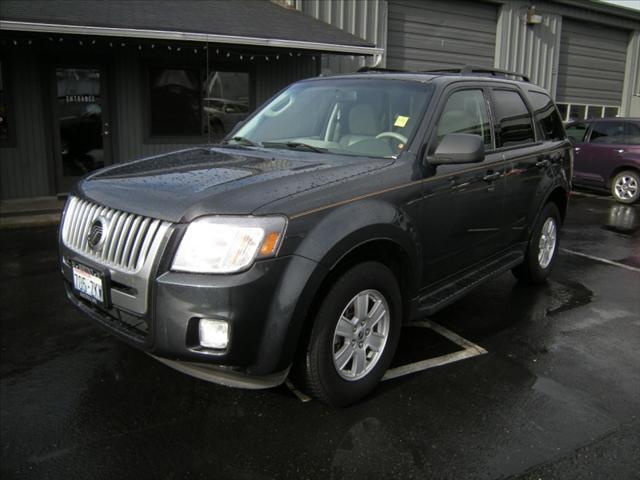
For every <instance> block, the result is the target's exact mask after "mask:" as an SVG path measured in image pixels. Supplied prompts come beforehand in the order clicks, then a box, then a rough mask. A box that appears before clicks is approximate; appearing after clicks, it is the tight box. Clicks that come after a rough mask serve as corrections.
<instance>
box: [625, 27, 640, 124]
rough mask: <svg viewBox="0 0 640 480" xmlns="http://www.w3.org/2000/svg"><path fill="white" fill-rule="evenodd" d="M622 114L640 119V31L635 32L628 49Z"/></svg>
mask: <svg viewBox="0 0 640 480" xmlns="http://www.w3.org/2000/svg"><path fill="white" fill-rule="evenodd" d="M622 113H623V114H624V115H627V116H630V117H640V31H638V30H637V31H635V32H634V33H633V34H632V36H631V40H630V42H629V47H628V48H627V68H626V71H625V76H624V88H623V91H622Z"/></svg>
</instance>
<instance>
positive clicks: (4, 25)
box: [0, 20, 384, 56]
mask: <svg viewBox="0 0 640 480" xmlns="http://www.w3.org/2000/svg"><path fill="white" fill-rule="evenodd" d="M0 30H13V31H21V32H39V33H57V34H72V35H98V36H105V37H130V38H148V39H155V40H184V41H191V42H208V43H221V44H234V45H250V46H256V47H273V48H292V49H297V50H313V51H318V52H328V53H338V54H347V55H348V54H350V55H374V56H375V55H382V54H383V53H384V49H382V48H377V47H367V46H361V45H341V44H332V43H319V42H306V41H303V40H287V39H279V38H259V37H242V36H236V35H219V34H213V33H196V32H176V31H166V30H147V29H137V28H114V27H93V26H83V25H63V24H56V23H35V22H19V21H14V20H0Z"/></svg>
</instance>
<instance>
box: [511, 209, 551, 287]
mask: <svg viewBox="0 0 640 480" xmlns="http://www.w3.org/2000/svg"><path fill="white" fill-rule="evenodd" d="M547 221H552V222H553V223H554V225H555V227H554V228H555V241H554V246H553V252H552V253H551V255H550V258H549V259H548V263H547V260H546V259H544V258H543V259H544V260H545V261H542V262H541V260H540V259H539V254H540V250H541V237H542V233H543V232H542V230H543V228H546V227H547V225H548V224H547ZM561 225H562V223H561V219H560V211H559V210H558V207H557V206H556V204H555V203H552V202H549V203H547V204H546V205H545V206H544V208H543V209H542V211H541V212H540V215H538V219H537V220H536V223H535V225H534V227H533V231H532V232H531V237H530V238H529V243H528V244H527V250H526V251H525V255H524V261H523V262H522V263H521V264H520V265H518V266H517V267H515V268H513V269H512V270H511V271H512V272H513V275H514V276H515V277H516V278H517V279H518V280H520V281H521V282H524V283H531V284H536V283H542V282H544V281H545V280H546V279H547V277H548V276H549V274H550V273H551V270H553V266H554V264H555V263H556V258H557V257H558V249H559V246H560V227H561ZM543 243H544V242H543Z"/></svg>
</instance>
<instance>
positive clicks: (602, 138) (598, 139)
mask: <svg viewBox="0 0 640 480" xmlns="http://www.w3.org/2000/svg"><path fill="white" fill-rule="evenodd" d="M624 136H625V130H624V122H596V123H595V124H594V126H593V130H591V138H590V142H591V143H600V144H612V143H624Z"/></svg>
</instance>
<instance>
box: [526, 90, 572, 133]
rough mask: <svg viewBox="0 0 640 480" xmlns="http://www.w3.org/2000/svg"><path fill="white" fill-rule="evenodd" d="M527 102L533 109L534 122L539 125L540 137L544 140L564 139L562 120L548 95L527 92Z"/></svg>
mask: <svg viewBox="0 0 640 480" xmlns="http://www.w3.org/2000/svg"><path fill="white" fill-rule="evenodd" d="M529 100H530V101H531V106H532V107H533V111H534V116H535V119H536V122H538V124H539V125H540V130H541V131H542V136H543V138H544V139H546V140H563V139H564V138H565V134H564V129H563V128H562V120H560V115H558V112H557V110H556V108H555V106H554V105H553V101H552V100H551V98H549V96H548V95H546V94H544V93H540V92H529Z"/></svg>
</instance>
